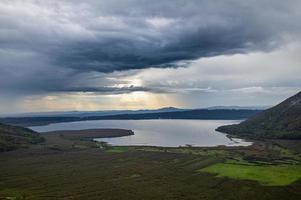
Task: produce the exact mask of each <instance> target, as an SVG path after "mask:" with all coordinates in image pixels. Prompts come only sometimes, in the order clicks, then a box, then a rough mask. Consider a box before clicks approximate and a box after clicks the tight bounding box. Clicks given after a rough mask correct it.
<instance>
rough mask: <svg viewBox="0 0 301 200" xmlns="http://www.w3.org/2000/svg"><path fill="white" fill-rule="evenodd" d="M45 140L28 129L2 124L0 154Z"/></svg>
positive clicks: (0, 126) (0, 125)
mask: <svg viewBox="0 0 301 200" xmlns="http://www.w3.org/2000/svg"><path fill="white" fill-rule="evenodd" d="M42 141H43V138H42V137H40V135H39V133H36V132H34V131H32V130H30V129H28V128H23V127H16V126H11V125H6V124H0V152H1V151H9V150H13V149H17V148H21V147H27V146H28V145H30V144H36V143H39V142H42Z"/></svg>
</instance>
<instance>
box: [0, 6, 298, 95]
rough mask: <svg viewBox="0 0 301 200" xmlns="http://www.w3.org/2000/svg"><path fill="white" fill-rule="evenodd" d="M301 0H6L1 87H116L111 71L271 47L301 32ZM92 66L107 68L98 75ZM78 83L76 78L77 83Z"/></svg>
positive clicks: (0, 39)
mask: <svg viewBox="0 0 301 200" xmlns="http://www.w3.org/2000/svg"><path fill="white" fill-rule="evenodd" d="M300 4H301V3H300V1H298V0H288V1H282V0H249V1H241V0H229V1H224V0H223V1H222V0H220V1H209V0H207V1H205V0H191V1H185V0H173V1H171V0H160V1H146V0H123V1H117V0H108V1H97V0H87V1H71V0H65V1H45V0H43V1H37V0H35V1H34V0H32V1H30V0H25V1H17V0H3V1H1V2H0V83H1V88H0V90H2V91H3V90H6V91H9V90H12V91H13V90H16V91H18V92H19V93H20V91H22V92H24V93H26V92H28V93H34V92H38V93H39V92H40V93H41V92H46V93H47V92H60V91H63V92H68V91H70V92H71V91H73V92H77V91H94V92H104V93H109V92H112V93H122V92H124V93H127V92H132V91H139V90H141V91H146V90H147V91H155V89H147V88H144V87H134V88H130V87H129V88H118V87H117V88H116V87H113V86H112V85H114V82H112V81H110V80H109V79H106V76H105V75H104V74H103V73H111V72H114V71H127V70H131V69H144V68H150V67H156V68H166V67H177V66H179V65H180V62H189V61H192V60H194V59H197V58H201V57H211V56H216V55H227V54H234V53H249V52H253V51H269V50H271V49H273V48H276V47H278V46H279V45H281V44H282V43H285V42H286V40H291V39H294V38H295V37H298V35H299V34H300V23H299V21H300V12H299V11H300V9H301V6H300ZM87 73H101V74H102V75H101V77H100V78H98V79H97V80H95V81H91V80H90V79H89V78H91V77H90V76H87ZM74 85H75V86H74Z"/></svg>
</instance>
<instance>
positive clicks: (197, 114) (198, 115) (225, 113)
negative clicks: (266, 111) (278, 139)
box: [85, 109, 259, 120]
mask: <svg viewBox="0 0 301 200" xmlns="http://www.w3.org/2000/svg"><path fill="white" fill-rule="evenodd" d="M257 112H259V110H208V109H196V110H184V111H174V112H157V113H141V114H122V115H110V116H95V117H86V118H85V119H86V120H109V119H131V120H138V119H217V120H219V119H220V120H226V119H229V120H239V119H246V118H248V117H250V116H252V115H254V114H256V113H257Z"/></svg>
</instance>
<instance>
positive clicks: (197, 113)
mask: <svg viewBox="0 0 301 200" xmlns="http://www.w3.org/2000/svg"><path fill="white" fill-rule="evenodd" d="M170 110H175V109H174V108H165V109H161V110H160V111H159V112H148V113H145V112H143V111H141V113H139V112H137V113H127V114H112V115H100V116H81V117H62V116H58V117H56V116H53V117H8V118H0V122H2V123H7V124H12V125H19V126H39V125H47V124H51V123H59V122H73V121H85V120H113V119H114V120H127V119H131V120H139V119H212V120H213V119H217V120H227V119H229V120H241V119H246V118H248V117H250V116H252V115H254V114H256V113H258V112H260V110H208V109H196V110H181V111H178V109H176V110H177V111H170Z"/></svg>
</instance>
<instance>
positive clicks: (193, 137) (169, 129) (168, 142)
mask: <svg viewBox="0 0 301 200" xmlns="http://www.w3.org/2000/svg"><path fill="white" fill-rule="evenodd" d="M234 123H239V121H233V120H174V119H172V120H161V119H160V120H95V121H79V122H67V123H56V124H50V125H46V126H35V127H30V128H31V129H33V130H35V131H38V132H47V131H56V130H83V129H96V128H121V129H130V130H133V131H134V135H131V136H125V137H118V138H99V139H95V140H96V141H104V142H108V143H109V144H112V145H120V146H127V145H147V146H165V147H178V146H185V145H187V144H188V145H192V146H201V147H205V146H206V147H209V146H218V145H226V146H248V145H251V144H252V143H251V142H246V141H244V140H242V139H230V138H228V137H227V136H226V134H223V133H219V132H217V131H215V129H216V128H217V127H218V126H221V125H227V124H234Z"/></svg>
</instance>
